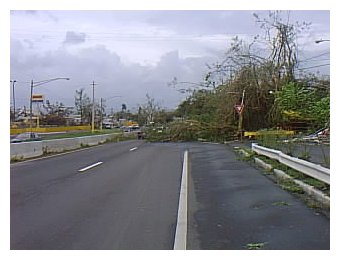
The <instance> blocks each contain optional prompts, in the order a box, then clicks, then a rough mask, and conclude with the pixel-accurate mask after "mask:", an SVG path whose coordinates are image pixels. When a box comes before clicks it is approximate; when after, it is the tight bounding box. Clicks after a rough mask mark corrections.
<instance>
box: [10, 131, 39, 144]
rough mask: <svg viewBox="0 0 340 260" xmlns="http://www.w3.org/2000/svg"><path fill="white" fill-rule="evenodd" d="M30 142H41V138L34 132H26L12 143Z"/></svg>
mask: <svg viewBox="0 0 340 260" xmlns="http://www.w3.org/2000/svg"><path fill="white" fill-rule="evenodd" d="M30 141H41V138H40V137H39V135H38V134H37V133H34V132H25V133H21V134H18V135H17V136H16V137H15V138H13V139H12V140H11V143H21V142H30Z"/></svg>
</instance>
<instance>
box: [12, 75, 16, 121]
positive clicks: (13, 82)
mask: <svg viewBox="0 0 340 260" xmlns="http://www.w3.org/2000/svg"><path fill="white" fill-rule="evenodd" d="M11 82H12V87H13V114H14V116H13V121H14V122H15V92H14V84H15V82H17V81H16V80H11Z"/></svg>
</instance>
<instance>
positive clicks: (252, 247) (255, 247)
mask: <svg viewBox="0 0 340 260" xmlns="http://www.w3.org/2000/svg"><path fill="white" fill-rule="evenodd" d="M265 244H266V243H249V244H247V245H246V248H247V249H248V250H259V249H262V248H263V247H264V246H265Z"/></svg>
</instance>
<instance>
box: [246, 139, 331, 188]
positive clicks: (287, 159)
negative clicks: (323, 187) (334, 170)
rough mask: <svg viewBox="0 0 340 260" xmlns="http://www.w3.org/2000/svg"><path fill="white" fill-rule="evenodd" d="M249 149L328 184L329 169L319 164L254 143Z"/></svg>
mask: <svg viewBox="0 0 340 260" xmlns="http://www.w3.org/2000/svg"><path fill="white" fill-rule="evenodd" d="M251 149H252V151H254V152H256V153H257V154H261V155H264V156H267V157H269V158H272V159H275V160H278V161H279V162H280V163H282V164H285V165H287V166H288V167H291V168H293V169H295V170H297V171H299V172H302V173H304V174H306V175H308V176H310V177H313V178H315V179H317V180H319V181H322V182H324V183H327V184H330V170H329V169H327V168H325V167H322V166H321V165H319V164H314V163H311V162H307V161H305V160H301V159H299V158H295V157H291V156H289V155H286V154H284V153H283V152H281V151H278V150H274V149H269V148H267V147H263V146H259V145H257V144H254V143H253V144H252V147H251Z"/></svg>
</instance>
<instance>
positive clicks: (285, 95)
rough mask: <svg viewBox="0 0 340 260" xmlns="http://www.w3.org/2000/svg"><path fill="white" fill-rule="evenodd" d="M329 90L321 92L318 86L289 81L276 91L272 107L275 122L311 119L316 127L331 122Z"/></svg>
mask: <svg viewBox="0 0 340 260" xmlns="http://www.w3.org/2000/svg"><path fill="white" fill-rule="evenodd" d="M329 100H330V96H329V92H326V93H320V91H318V89H317V88H315V87H310V86H306V85H302V84H298V83H293V82H291V83H288V84H286V85H284V86H283V87H282V89H281V90H280V91H277V92H276V95H275V102H274V104H273V107H272V109H271V115H272V119H273V122H275V123H281V124H282V123H286V122H289V121H290V120H294V119H295V120H296V119H299V120H309V121H312V122H314V124H315V125H316V127H322V126H324V125H325V124H326V123H327V122H329V113H330V112H329V111H330V102H329Z"/></svg>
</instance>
